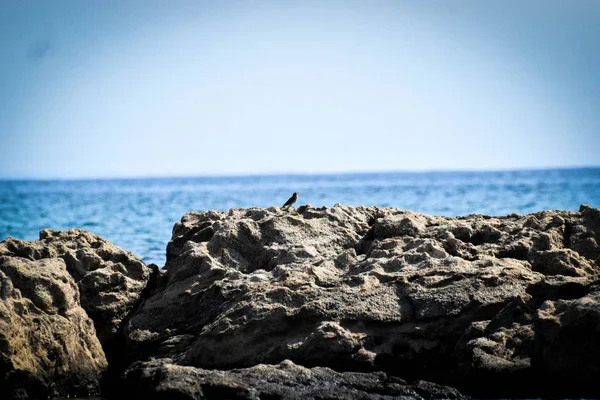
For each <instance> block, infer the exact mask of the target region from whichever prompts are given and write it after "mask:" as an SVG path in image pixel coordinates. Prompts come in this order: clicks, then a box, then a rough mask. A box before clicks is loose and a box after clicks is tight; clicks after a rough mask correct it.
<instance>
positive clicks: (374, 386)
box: [122, 360, 466, 400]
mask: <svg viewBox="0 0 600 400" xmlns="http://www.w3.org/2000/svg"><path fill="white" fill-rule="evenodd" d="M124 381H125V383H126V384H125V385H123V386H124V387H126V388H127V389H128V392H127V393H122V394H123V395H124V396H123V397H124V398H125V397H128V396H130V397H128V398H143V399H148V398H152V399H173V398H177V399H190V400H191V399H194V400H200V399H213V400H221V399H239V400H242V399H247V400H259V399H290V400H292V399H294V400H296V399H297V400H313V399H314V400H316V399H319V400H325V399H339V400H352V399H361V400H368V399H373V400H376V399H377V400H384V399H407V400H408V399H415V400H417V399H431V400H433V399H466V397H465V396H462V395H461V394H460V393H459V392H458V391H457V390H455V389H452V388H448V387H445V386H441V385H436V384H433V383H430V382H424V381H418V382H415V383H413V384H407V383H406V382H405V381H403V380H402V379H400V378H396V377H389V376H387V375H386V374H384V373H382V372H379V373H360V372H344V373H339V372H335V371H333V370H331V369H329V368H322V367H315V368H311V369H308V368H304V367H302V366H298V365H295V364H294V363H292V362H291V361H289V360H286V361H283V362H282V363H280V364H279V365H263V364H261V365H257V366H254V367H251V368H246V369H237V370H230V371H219V370H205V369H200V368H194V367H187V366H179V365H174V364H170V363H165V362H162V361H150V362H140V363H136V364H134V365H133V366H132V367H131V368H130V369H129V370H128V371H127V372H126V373H125V378H124Z"/></svg>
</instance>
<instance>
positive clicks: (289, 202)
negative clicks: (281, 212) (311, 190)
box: [281, 192, 298, 209]
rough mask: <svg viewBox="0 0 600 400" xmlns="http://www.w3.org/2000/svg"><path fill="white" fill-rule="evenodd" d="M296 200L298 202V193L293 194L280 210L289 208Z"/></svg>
mask: <svg viewBox="0 0 600 400" xmlns="http://www.w3.org/2000/svg"><path fill="white" fill-rule="evenodd" d="M296 200H298V192H294V194H293V195H292V197H290V198H289V200H288V201H286V202H285V204H284V205H283V206H282V207H281V208H282V209H284V208H289V207H290V206H291V205H292V204H294V203H295V202H296Z"/></svg>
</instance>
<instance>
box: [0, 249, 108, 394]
mask: <svg viewBox="0 0 600 400" xmlns="http://www.w3.org/2000/svg"><path fill="white" fill-rule="evenodd" d="M106 367H107V363H106V358H105V356H104V352H103V350H102V347H101V345H100V342H99V341H98V339H97V337H96V331H95V329H94V324H93V322H92V320H91V319H90V318H89V317H88V316H87V314H86V312H85V311H84V310H83V309H82V308H81V306H80V301H79V290H78V288H77V285H76V284H75V282H74V280H73V278H72V277H71V276H70V275H69V273H68V272H67V267H66V265H65V262H64V261H63V260H62V259H57V258H49V259H41V260H36V261H31V260H28V259H25V258H20V257H7V256H0V394H1V396H0V397H1V398H2V399H11V398H15V399H21V398H27V397H29V398H43V399H45V398H49V396H67V395H79V396H88V395H90V394H94V393H97V392H98V390H99V379H100V375H101V373H102V372H103V371H104V370H105V369H106Z"/></svg>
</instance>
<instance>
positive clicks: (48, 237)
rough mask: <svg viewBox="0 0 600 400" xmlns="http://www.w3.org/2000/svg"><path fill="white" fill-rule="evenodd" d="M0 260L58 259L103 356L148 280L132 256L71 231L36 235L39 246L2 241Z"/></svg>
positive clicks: (89, 235)
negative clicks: (71, 281) (89, 320)
mask: <svg viewBox="0 0 600 400" xmlns="http://www.w3.org/2000/svg"><path fill="white" fill-rule="evenodd" d="M0 255H4V256H11V257H21V258H25V259H29V260H43V259H54V258H61V259H63V260H64V262H65V263H66V266H67V271H68V272H69V274H71V276H72V277H73V279H74V280H75V282H76V283H77V286H78V287H79V292H80V298H81V305H82V307H83V308H84V309H85V311H86V312H87V314H88V315H89V316H90V317H91V318H92V320H93V321H94V325H95V327H96V332H97V335H98V338H99V339H100V342H101V343H102V345H103V346H104V348H105V350H107V352H109V353H110V350H111V347H112V343H111V342H112V340H113V339H114V338H115V335H116V334H117V332H118V331H119V329H120V326H121V324H122V322H123V320H124V319H125V318H126V317H127V316H128V314H129V313H130V312H131V311H132V310H133V308H134V307H135V306H136V304H137V303H138V302H139V300H140V296H141V293H142V291H143V290H144V288H145V287H146V284H147V283H148V280H149V278H150V275H151V271H150V269H149V268H148V267H147V266H146V265H145V264H144V263H143V262H142V261H141V260H140V259H139V258H137V257H136V256H134V255H133V254H131V253H130V252H128V251H125V250H123V249H121V248H119V247H117V246H115V245H114V244H112V243H110V242H108V241H107V240H105V239H103V238H101V237H100V236H98V235H94V234H92V233H90V232H87V231H84V230H80V229H72V230H69V231H53V230H50V229H45V230H42V231H40V240H38V241H23V240H18V239H13V238H7V239H6V240H4V241H3V242H1V243H0Z"/></svg>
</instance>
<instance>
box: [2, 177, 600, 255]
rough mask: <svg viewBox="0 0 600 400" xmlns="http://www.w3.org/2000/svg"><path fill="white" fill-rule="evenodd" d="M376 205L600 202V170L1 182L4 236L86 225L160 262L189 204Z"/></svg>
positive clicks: (454, 207) (543, 206) (463, 210)
mask: <svg viewBox="0 0 600 400" xmlns="http://www.w3.org/2000/svg"><path fill="white" fill-rule="evenodd" d="M295 191H297V192H299V193H300V196H299V199H298V202H297V203H296V206H298V205H302V204H311V205H313V206H315V207H317V206H322V205H326V206H333V205H334V204H335V203H342V204H345V205H377V206H386V207H398V208H402V209H407V210H412V211H417V212H423V213H428V214H436V215H446V216H458V215H465V214H473V213H481V214H489V215H505V214H510V213H513V212H519V213H522V214H526V213H530V212H536V211H541V210H548V209H561V210H577V209H578V208H579V205H580V204H583V203H586V204H590V205H592V206H593V207H600V168H583V169H553V170H532V171H502V172H422V173H417V172H410V173H409V172H394V173H364V174H331V175H276V176H242V177H195V178H157V179H114V180H56V181H48V180H45V181H32V180H30V181H16V180H13V181H0V240H3V239H4V238H6V237H8V236H13V237H16V238H19V239H25V240H35V239H38V233H39V231H40V230H41V229H45V228H51V229H70V228H83V229H86V230H88V231H91V232H93V233H96V234H98V235H100V236H102V237H104V238H106V239H107V240H110V241H111V242H113V243H115V244H117V245H119V246H121V247H123V248H124V249H127V250H130V251H132V252H133V253H135V254H136V255H138V256H140V257H141V258H143V259H144V261H146V262H147V263H156V264H157V265H159V266H162V265H164V262H165V249H166V245H167V242H168V241H169V239H170V237H171V231H172V228H173V225H174V224H175V222H177V221H179V220H180V219H181V217H182V216H183V215H184V214H185V213H186V212H188V211H194V210H195V211H203V210H210V209H213V210H221V211H226V210H228V209H229V208H232V207H252V206H259V207H269V206H273V205H279V206H281V205H282V204H283V203H284V202H285V201H286V200H287V199H288V198H289V197H290V195H291V194H292V193H293V192H295Z"/></svg>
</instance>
